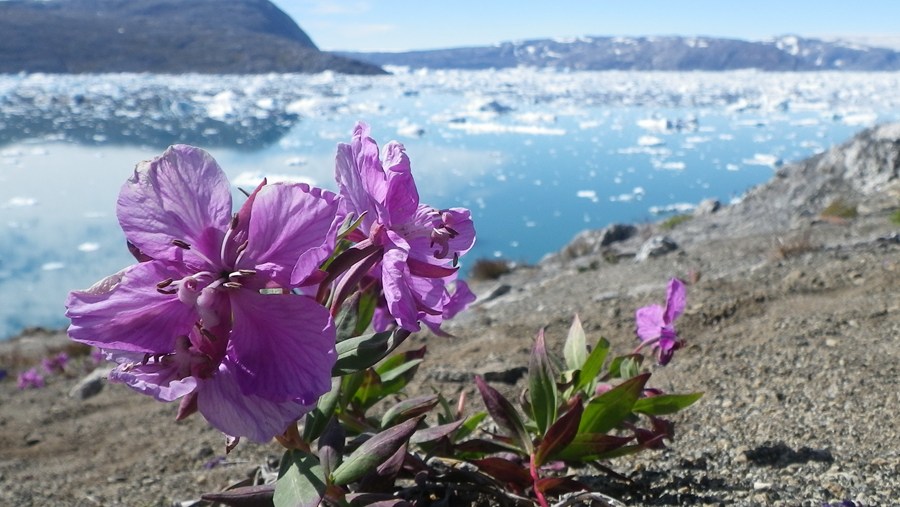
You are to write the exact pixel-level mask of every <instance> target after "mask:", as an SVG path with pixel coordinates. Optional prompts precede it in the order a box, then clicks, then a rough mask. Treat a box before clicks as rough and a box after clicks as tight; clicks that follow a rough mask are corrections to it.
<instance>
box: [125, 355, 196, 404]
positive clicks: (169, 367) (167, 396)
mask: <svg viewBox="0 0 900 507" xmlns="http://www.w3.org/2000/svg"><path fill="white" fill-rule="evenodd" d="M178 377H179V376H178V365H177V364H174V363H166V362H165V361H162V362H150V363H146V364H128V363H124V364H120V365H119V366H117V367H116V368H114V369H113V370H112V371H110V372H109V381H110V382H117V383H121V384H126V385H127V386H128V387H130V388H132V389H134V390H135V391H138V392H139V393H142V394H146V395H148V396H152V397H154V398H156V399H157V400H159V401H174V400H177V399H178V398H181V397H182V396H184V395H186V394H188V393H191V392H193V391H194V389H196V388H197V379H195V378H194V377H184V378H178Z"/></svg>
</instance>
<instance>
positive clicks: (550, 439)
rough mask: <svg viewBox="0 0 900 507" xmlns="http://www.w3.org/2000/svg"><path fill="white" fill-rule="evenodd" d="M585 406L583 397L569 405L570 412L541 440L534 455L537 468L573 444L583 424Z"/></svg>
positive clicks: (554, 424) (577, 398)
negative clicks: (580, 424)
mask: <svg viewBox="0 0 900 507" xmlns="http://www.w3.org/2000/svg"><path fill="white" fill-rule="evenodd" d="M583 411H584V406H583V405H582V403H581V397H576V398H575V399H573V400H572V402H570V403H569V409H568V411H567V412H566V413H565V414H563V415H562V417H560V418H559V419H558V420H557V421H556V422H554V423H553V425H552V426H550V428H549V429H548V430H547V434H546V435H544V439H543V440H541V443H540V445H539V446H538V448H537V452H535V455H534V461H535V464H536V465H537V466H541V465H543V464H544V462H545V460H546V459H547V458H548V457H550V456H553V453H555V452H557V451H559V450H561V449H563V448H565V447H566V446H567V445H569V443H570V442H572V439H573V438H575V435H577V434H578V424H579V423H580V422H581V414H582V412H583Z"/></svg>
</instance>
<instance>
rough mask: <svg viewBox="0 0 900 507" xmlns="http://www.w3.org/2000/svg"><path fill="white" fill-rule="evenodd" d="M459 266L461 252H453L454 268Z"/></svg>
mask: <svg viewBox="0 0 900 507" xmlns="http://www.w3.org/2000/svg"><path fill="white" fill-rule="evenodd" d="M457 266H459V252H453V267H454V268H455V267H457Z"/></svg>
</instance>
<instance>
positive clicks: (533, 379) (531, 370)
mask: <svg viewBox="0 0 900 507" xmlns="http://www.w3.org/2000/svg"><path fill="white" fill-rule="evenodd" d="M528 392H529V394H530V395H531V412H532V415H533V416H534V417H533V419H534V422H535V423H537V427H538V432H539V433H540V434H541V435H543V434H544V432H546V431H547V428H549V427H550V425H551V424H553V421H555V420H556V409H557V406H558V405H559V399H558V394H557V392H556V375H555V374H554V372H553V367H552V366H551V365H550V359H549V358H548V357H547V347H546V344H545V343H544V330H543V329H542V330H541V331H540V332H539V333H538V337H537V340H535V342H534V348H533V349H532V351H531V361H530V363H529V366H528Z"/></svg>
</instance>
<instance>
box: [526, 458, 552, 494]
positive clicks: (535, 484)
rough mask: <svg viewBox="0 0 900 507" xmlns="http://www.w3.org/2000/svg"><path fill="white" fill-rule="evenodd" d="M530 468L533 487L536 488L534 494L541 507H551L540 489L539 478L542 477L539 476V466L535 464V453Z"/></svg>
mask: <svg viewBox="0 0 900 507" xmlns="http://www.w3.org/2000/svg"><path fill="white" fill-rule="evenodd" d="M529 468H530V469H531V482H532V486H531V488H532V489H533V490H534V496H536V497H537V500H538V503H539V504H540V505H541V507H550V505H549V504H548V503H547V499H546V498H545V497H544V494H543V493H542V492H541V490H539V489H538V479H540V477H538V471H537V466H535V464H534V454H532V455H531V460H530V463H529Z"/></svg>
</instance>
